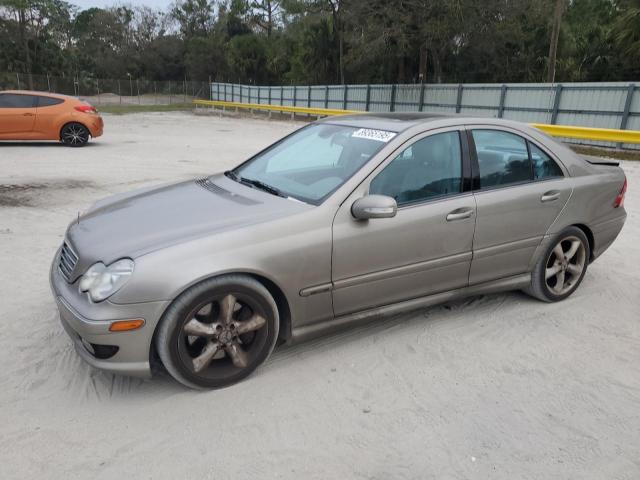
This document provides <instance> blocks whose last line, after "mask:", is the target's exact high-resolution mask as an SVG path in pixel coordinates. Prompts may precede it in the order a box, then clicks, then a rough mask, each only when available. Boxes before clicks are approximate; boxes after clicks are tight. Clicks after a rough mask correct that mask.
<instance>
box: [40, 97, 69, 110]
mask: <svg viewBox="0 0 640 480" xmlns="http://www.w3.org/2000/svg"><path fill="white" fill-rule="evenodd" d="M63 102H64V100H63V99H62V98H53V97H38V108H43V107H52V106H53V105H60V104H61V103H63Z"/></svg>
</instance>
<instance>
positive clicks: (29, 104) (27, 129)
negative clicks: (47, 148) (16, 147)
mask: <svg viewBox="0 0 640 480" xmlns="http://www.w3.org/2000/svg"><path fill="white" fill-rule="evenodd" d="M35 100H36V97H35V96H33V95H23V94H17V93H0V138H4V139H7V140H10V139H15V140H21V139H23V138H28V137H29V135H31V132H32V131H33V125H34V123H35V120H36V104H35Z"/></svg>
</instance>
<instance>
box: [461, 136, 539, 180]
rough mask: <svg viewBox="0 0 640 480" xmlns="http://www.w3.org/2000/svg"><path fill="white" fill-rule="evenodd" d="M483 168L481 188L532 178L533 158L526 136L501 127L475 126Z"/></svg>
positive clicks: (477, 146) (481, 167)
mask: <svg viewBox="0 0 640 480" xmlns="http://www.w3.org/2000/svg"><path fill="white" fill-rule="evenodd" d="M472 135H473V141H474V143H475V146H476V153H477V155H478V166H479V168H480V189H481V190H484V189H487V188H496V187H502V186H507V185H512V184H516V183H522V182H527V181H530V180H531V176H532V172H531V161H530V159H529V151H528V150H527V142H526V140H525V139H524V138H522V137H520V136H518V135H515V134H513V133H509V132H504V131H501V130H473V131H472Z"/></svg>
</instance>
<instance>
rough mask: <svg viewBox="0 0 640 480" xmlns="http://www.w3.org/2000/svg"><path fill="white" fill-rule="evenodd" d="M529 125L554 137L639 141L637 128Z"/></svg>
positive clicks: (639, 132) (619, 141)
mask: <svg viewBox="0 0 640 480" xmlns="http://www.w3.org/2000/svg"><path fill="white" fill-rule="evenodd" d="M530 125H531V126H532V127H535V128H537V129H538V130H542V131H543V132H545V133H548V134H549V135H552V136H554V137H566V138H580V139H583V140H602V141H605V142H616V143H640V131H638V130H615V129H612V128H591V127H573V126H570V125H547V124H544V123H532V124H530Z"/></svg>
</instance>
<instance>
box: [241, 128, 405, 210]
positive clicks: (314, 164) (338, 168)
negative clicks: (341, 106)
mask: <svg viewBox="0 0 640 480" xmlns="http://www.w3.org/2000/svg"><path fill="white" fill-rule="evenodd" d="M394 136H395V134H394V133H392V132H386V131H381V130H371V129H363V128H355V127H345V126H340V125H330V124H313V125H309V126H307V127H304V128H301V129H300V130H298V131H297V132H295V133H293V134H292V135H289V136H288V137H286V138H284V139H282V140H281V141H280V142H278V143H276V144H274V145H272V146H271V147H269V148H268V149H267V150H265V151H263V152H261V153H259V154H258V155H256V156H255V157H253V158H252V159H250V160H248V161H247V162H245V163H244V164H242V165H240V166H239V167H238V168H236V169H235V170H233V177H235V178H234V179H236V180H237V181H241V182H243V183H246V184H247V185H251V186H253V187H254V188H261V189H262V190H265V191H269V192H270V193H273V194H277V195H281V196H284V197H292V198H295V199H298V200H302V201H304V202H307V203H312V204H315V205H318V204H319V203H321V202H322V201H323V200H324V199H325V198H326V197H327V196H328V195H329V194H331V193H332V192H333V191H334V190H336V189H337V188H338V187H340V186H341V185H342V184H343V183H344V182H346V181H347V180H348V179H349V178H350V177H351V176H352V175H353V174H354V173H355V172H356V171H358V170H359V169H360V167H362V165H364V164H365V163H366V162H367V161H368V160H369V159H370V158H371V157H372V156H373V155H374V154H375V153H376V152H378V150H380V149H381V148H382V146H384V144H385V143H386V142H388V141H389V140H391V138H393V137H394Z"/></svg>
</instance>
